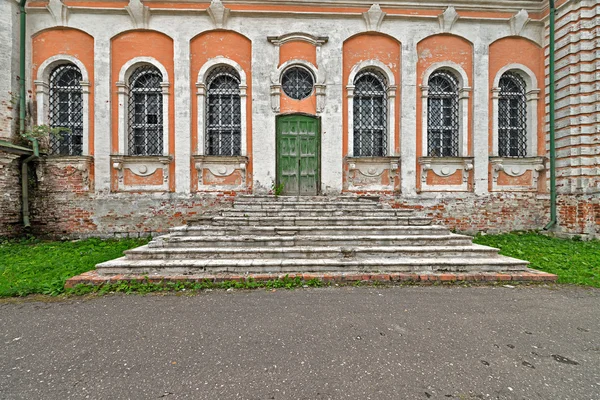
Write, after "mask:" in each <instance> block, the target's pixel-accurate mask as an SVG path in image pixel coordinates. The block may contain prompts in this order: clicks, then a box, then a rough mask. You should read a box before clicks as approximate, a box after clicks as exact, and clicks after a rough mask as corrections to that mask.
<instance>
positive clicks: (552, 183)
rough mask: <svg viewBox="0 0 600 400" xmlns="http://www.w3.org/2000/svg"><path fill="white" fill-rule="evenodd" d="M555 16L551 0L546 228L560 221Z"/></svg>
mask: <svg viewBox="0 0 600 400" xmlns="http://www.w3.org/2000/svg"><path fill="white" fill-rule="evenodd" d="M555 17H556V7H555V4H554V0H550V27H549V29H550V39H549V40H550V43H549V47H550V49H549V53H550V54H549V56H550V63H549V66H548V68H549V70H548V75H549V78H550V82H549V85H550V104H549V108H550V110H549V118H550V222H549V223H548V225H546V226H545V228H544V229H550V228H551V227H552V226H554V225H556V224H557V222H558V219H557V215H556V203H557V196H556V143H555V126H554V108H555V104H554V102H555V89H556V88H555V86H556V77H555V76H554V69H555V65H554V62H555V53H554V52H555V43H554V40H555V38H554V30H555V22H556V21H555Z"/></svg>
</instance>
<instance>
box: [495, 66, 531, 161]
mask: <svg viewBox="0 0 600 400" xmlns="http://www.w3.org/2000/svg"><path fill="white" fill-rule="evenodd" d="M525 94H526V84H525V81H524V80H523V78H521V76H519V75H517V74H515V73H513V72H510V71H509V72H506V73H505V74H503V75H502V77H501V78H500V95H499V98H498V155H499V156H501V157H525V156H526V155H527V100H526V95H525Z"/></svg>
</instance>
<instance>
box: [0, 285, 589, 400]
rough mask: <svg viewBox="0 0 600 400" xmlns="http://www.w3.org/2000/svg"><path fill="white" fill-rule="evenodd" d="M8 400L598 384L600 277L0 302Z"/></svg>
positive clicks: (505, 390) (333, 395)
mask: <svg viewBox="0 0 600 400" xmlns="http://www.w3.org/2000/svg"><path fill="white" fill-rule="evenodd" d="M0 346H1V347H0V399H166V400H172V399H261V400H262V399H278V400H279V399H311V400H312V399H544V400H549V399H565V400H566V399H577V400H580V399H589V400H598V399H600V290H597V289H588V288H578V287H567V286H549V287H541V286H534V287H526V286H523V287H516V288H512V287H502V286H500V287H381V288H380V287H338V288H323V289H296V290H289V291H288V290H277V291H267V290H254V291H241V290H236V291H230V292H226V291H210V292H203V293H201V294H198V295H193V296H189V295H147V296H140V295H108V296H104V297H94V298H75V299H67V300H61V301H55V300H52V301H31V300H28V301H14V300H8V301H7V300H4V301H2V302H0Z"/></svg>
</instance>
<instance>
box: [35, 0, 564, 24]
mask: <svg viewBox="0 0 600 400" xmlns="http://www.w3.org/2000/svg"><path fill="white" fill-rule="evenodd" d="M155 2H159V3H160V4H161V5H164V4H168V3H173V4H179V5H182V4H183V5H185V4H189V5H190V8H185V7H179V8H169V7H168V6H166V7H164V6H163V7H161V6H159V7H153V6H152V3H155ZM210 3H211V2H210V1H207V0H204V1H198V0H160V1H159V0H143V4H145V5H147V6H150V8H151V11H152V12H153V13H161V14H163V13H164V14H181V13H190V12H193V13H205V12H207V11H208V10H207V9H208V7H209V6H210ZM222 3H223V5H224V6H225V7H227V6H228V5H229V4H231V5H234V4H235V5H246V6H250V5H256V6H259V5H261V6H265V5H268V6H293V7H305V8H306V11H304V10H302V11H300V10H298V11H290V10H264V9H263V10H252V9H246V10H235V9H232V10H230V13H231V14H238V15H249V14H252V15H260V14H264V15H273V14H279V15H286V14H290V15H293V14H298V15H327V16H329V15H337V16H338V17H342V18H343V17H348V16H354V15H361V16H362V14H363V13H364V12H366V11H368V10H369V8H370V7H371V6H372V5H373V0H318V1H316V0H294V1H290V0H222ZM567 3H569V2H568V1H567ZM199 4H204V5H206V8H204V9H202V8H198V7H197V6H198V5H199ZM378 4H379V6H380V7H381V9H383V10H384V11H386V10H387V11H390V10H403V9H404V10H405V9H411V10H445V9H447V8H448V7H450V6H451V7H454V8H455V9H456V10H457V11H458V12H460V11H486V12H494V11H495V12H510V13H513V14H514V13H517V12H519V11H521V10H525V11H527V12H528V13H529V14H532V13H542V12H544V11H547V9H548V1H547V0H422V1H416V0H388V1H379V2H378ZM192 5H194V6H196V7H193V8H192V7H191V6H192ZM563 6H564V4H563V5H561V7H563ZM65 8H67V9H68V11H69V12H90V13H115V12H116V13H121V12H123V11H125V10H124V8H122V7H93V6H85V5H77V6H65ZM320 8H348V10H347V11H346V12H342V13H340V12H331V11H319V9H320ZM27 11H28V12H29V11H32V12H34V13H35V12H40V11H44V12H47V9H46V8H45V7H39V6H35V7H30V6H27ZM387 17H391V18H394V17H404V15H397V14H390V13H388V14H387ZM411 17H419V16H418V15H411ZM428 17H430V16H428ZM464 18H468V17H464ZM482 19H484V18H482ZM491 19H494V18H493V17H491Z"/></svg>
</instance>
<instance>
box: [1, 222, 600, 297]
mask: <svg viewBox="0 0 600 400" xmlns="http://www.w3.org/2000/svg"><path fill="white" fill-rule="evenodd" d="M147 242H148V239H121V240H100V239H87V240H79V241H67V242H44V241H38V240H35V239H29V240H24V241H7V242H0V297H10V296H27V295H30V294H46V295H52V296H56V295H59V294H63V293H65V289H64V284H65V281H66V280H67V279H69V278H71V277H73V276H76V275H79V274H81V273H83V272H87V271H91V270H93V269H94V266H95V265H96V264H98V263H100V262H104V261H108V260H112V259H114V258H117V257H120V256H122V254H123V251H125V250H128V249H131V248H134V247H138V246H141V245H144V244H146V243H147ZM475 243H478V244H482V245H487V246H493V247H498V248H500V253H501V254H504V255H506V256H510V257H515V258H520V259H523V260H527V261H529V262H531V267H532V268H535V269H538V270H541V271H545V272H550V273H553V274H556V275H558V277H559V280H558V281H559V282H560V283H572V284H577V285H587V286H595V287H600V241H591V242H582V241H577V240H565V239H557V238H551V237H547V236H543V235H540V234H537V233H510V234H502V235H485V236H484V235H480V236H477V237H476V238H475ZM360 284H361V283H360V282H357V283H356V285H360ZM305 286H308V287H319V286H326V284H324V283H323V282H321V281H319V280H317V279H312V280H310V281H304V280H302V279H301V278H299V277H297V278H289V277H284V278H282V279H276V280H272V281H266V282H262V281H260V282H257V281H254V280H252V279H247V280H245V281H241V282H240V281H227V282H219V283H214V282H211V281H204V282H181V283H171V282H168V283H167V282H165V283H151V282H149V281H144V282H137V283H135V282H134V283H130V282H118V283H114V284H110V285H103V286H90V285H79V286H76V287H75V288H73V289H69V290H67V291H66V294H73V295H83V294H90V293H98V294H103V293H111V292H118V293H134V292H135V293H141V294H143V293H149V292H163V291H183V290H184V289H185V290H186V291H200V290H206V289H230V288H233V289H254V288H267V289H277V288H282V289H293V288H297V287H305Z"/></svg>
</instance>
